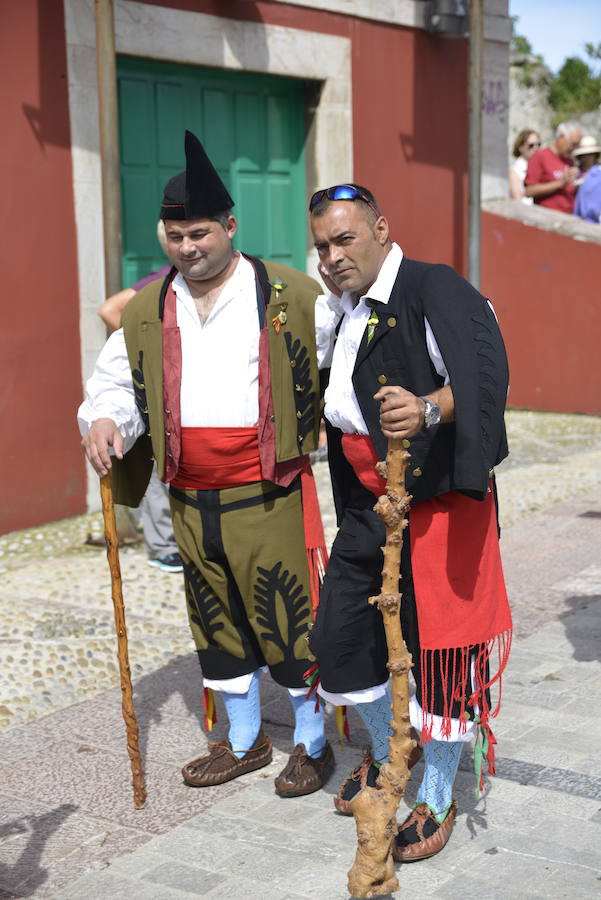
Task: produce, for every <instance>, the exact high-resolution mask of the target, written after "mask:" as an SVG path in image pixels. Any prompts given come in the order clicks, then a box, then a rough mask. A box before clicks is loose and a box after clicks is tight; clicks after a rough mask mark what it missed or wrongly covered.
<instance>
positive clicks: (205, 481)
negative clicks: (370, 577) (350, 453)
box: [78, 132, 334, 797]
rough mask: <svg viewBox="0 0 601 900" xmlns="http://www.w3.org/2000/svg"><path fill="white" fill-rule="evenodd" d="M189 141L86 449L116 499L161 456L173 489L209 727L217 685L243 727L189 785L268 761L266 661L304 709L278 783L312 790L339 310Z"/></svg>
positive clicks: (99, 388)
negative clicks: (262, 244) (251, 244)
mask: <svg viewBox="0 0 601 900" xmlns="http://www.w3.org/2000/svg"><path fill="white" fill-rule="evenodd" d="M185 147H186V171H185V172H182V173H180V174H179V175H176V176H175V177H174V178H172V179H171V180H170V181H169V183H168V184H167V186H166V188H165V192H164V197H163V203H162V207H161V218H162V219H163V220H164V222H165V231H166V236H167V254H168V256H169V259H170V261H171V263H172V269H171V271H170V273H169V275H168V276H167V277H166V278H165V279H164V281H160V282H153V283H152V284H150V285H148V286H147V287H145V288H144V289H143V290H141V291H140V292H139V293H138V294H136V296H135V297H134V298H133V299H132V300H131V301H130V303H129V304H128V306H127V307H126V309H125V310H124V313H123V320H122V328H121V329H119V330H118V331H117V332H115V333H114V334H113V335H111V337H110V338H109V340H108V342H107V344H106V346H105V348H104V349H103V351H102V352H101V354H100V357H99V359H98V362H97V365H96V368H95V371H94V373H93V375H92V377H91V378H90V380H89V381H88V384H87V395H86V400H85V402H84V403H83V404H82V406H81V407H80V410H79V417H78V418H79V423H80V429H81V431H82V434H83V435H84V438H83V441H82V443H83V446H84V448H85V453H86V456H87V458H88V459H89V461H90V462H91V464H92V466H93V467H94V469H95V470H96V472H97V473H98V474H99V475H103V474H105V473H106V472H107V471H108V470H109V469H112V473H113V490H114V495H115V499H116V500H117V502H121V503H126V504H129V505H137V504H138V503H139V500H140V498H141V497H142V495H143V493H144V490H145V487H146V484H147V481H148V477H149V475H150V471H151V469H152V460H153V458H154V459H155V460H156V464H157V468H158V471H159V473H160V474H161V477H162V479H163V481H165V482H168V483H169V484H170V499H171V509H172V514H173V524H174V532H175V537H176V540H177V544H178V547H179V551H180V554H181V557H182V559H183V561H184V576H185V589H186V598H187V606H188V616H189V621H190V626H191V629H192V634H193V637H194V640H195V643H196V647H197V651H198V656H199V660H200V664H201V668H202V673H203V677H204V687H205V722H206V724H207V727H208V728H209V729H210V728H211V727H212V722H213V721H214V704H213V695H212V691H218V692H219V693H220V694H221V697H222V699H223V702H224V705H225V708H226V711H227V714H228V718H229V724H230V728H229V740H226V741H223V742H220V743H217V744H210V745H209V752H208V753H206V754H204V755H202V756H200V757H198V758H196V759H194V760H192V761H191V762H189V763H188V764H187V765H185V766H184V768H183V770H182V774H183V778H184V781H185V782H186V783H187V784H189V785H191V786H195V787H202V786H209V785H216V784H221V783H223V782H226V781H229V780H230V779H232V778H236V777H237V776H239V775H242V774H244V773H246V772H250V771H253V770H254V769H258V768H260V767H262V766H265V765H267V764H268V763H269V762H270V761H271V758H272V745H271V740H270V739H269V737H268V736H267V735H266V734H265V732H264V731H263V729H262V724H261V707H260V677H261V673H262V671H263V670H264V669H265V668H266V667H267V668H268V669H269V671H270V673H271V675H272V677H273V678H274V680H275V681H276V682H278V683H279V684H281V685H282V686H284V687H286V688H287V689H288V692H289V696H290V700H291V703H292V706H293V709H294V714H295V732H294V738H295V740H294V743H295V747H294V750H293V752H292V755H291V757H290V759H289V761H288V764H287V765H286V767H285V768H284V770H283V771H282V772H281V773H280V775H279V776H278V777H277V778H276V780H275V785H276V791H277V793H278V794H280V795H281V796H285V797H286V796H298V795H301V794H307V793H311V792H312V791H315V790H317V789H319V788H320V787H321V786H322V785H323V783H324V782H325V780H326V779H327V778H328V777H329V775H330V773H331V770H332V768H333V754H332V750H331V747H330V745H329V744H328V742H327V741H326V738H325V734H324V721H323V713H322V711H321V710H320V709H319V708H317V709H316V707H315V705H314V701H307V700H306V686H305V683H304V678H303V675H304V673H305V672H306V670H307V669H308V668H309V667H310V666H311V663H312V657H311V655H310V653H309V651H308V646H307V634H308V629H309V625H310V623H311V620H312V611H313V608H314V606H315V605H316V602H317V599H316V595H317V591H318V585H319V574H320V571H323V566H324V564H325V546H324V539H323V529H322V527H321V519H320V516H319V507H318V503H317V496H316V491H315V486H314V482H313V478H312V473H311V468H310V465H309V461H308V454H309V452H310V451H312V450H314V449H316V447H317V440H318V429H319V419H320V410H319V372H318V363H320V364H322V363H324V362H326V357H327V355H328V353H329V351H330V339H331V334H332V326H333V316H334V314H333V312H332V311H331V310H330V308H329V307H328V306H327V304H326V302H325V298H324V297H323V296H321V291H320V288H319V285H318V284H317V283H316V282H315V281H313V280H312V279H311V278H309V277H308V276H306V275H303V274H301V273H300V272H297V271H295V270H294V269H291V268H289V267H287V266H283V265H280V264H277V265H276V264H272V263H269V262H263V261H262V260H260V259H256V258H252V257H247V256H245V255H244V254H243V253H239V252H237V251H235V250H234V249H233V246H232V239H233V237H234V235H235V233H236V228H237V223H236V219H235V218H234V216H233V215H232V213H231V209H232V207H233V205H234V202H233V200H232V198H231V197H230V195H229V193H228V192H227V190H226V188H225V185H224V184H223V182H222V181H221V178H220V177H219V175H218V173H217V172H216V171H215V169H214V168H213V166H212V164H211V162H210V160H209V159H208V157H207V155H206V153H205V151H204V148H203V147H202V145H201V143H200V142H199V141H198V139H197V138H196V137H195V136H194V135H193V134H191V133H190V132H186V141H185Z"/></svg>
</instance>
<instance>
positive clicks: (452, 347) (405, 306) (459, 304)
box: [328, 257, 509, 518]
mask: <svg viewBox="0 0 601 900" xmlns="http://www.w3.org/2000/svg"><path fill="white" fill-rule="evenodd" d="M372 305H373V307H374V309H375V311H376V313H377V315H378V318H379V322H378V324H377V325H376V328H375V331H374V334H373V337H372V340H371V341H370V343H369V345H368V343H367V328H366V329H365V332H364V334H363V339H362V342H361V345H360V347H359V352H358V354H357V361H356V364H355V369H354V372H353V386H354V388H355V393H356V395H357V400H358V402H359V406H360V407H361V411H362V413H363V417H364V419H365V422H366V425H367V428H368V430H369V434H370V436H371V438H372V440H373V442H374V444H375V447H376V450H377V452H378V457H379V458H380V459H384V458H385V456H386V447H387V442H386V438H385V437H384V435H383V434H382V431H381V429H380V422H379V403H377V402H376V401H375V400H374V399H373V396H374V394H375V393H376V391H377V390H378V389H379V388H380V387H382V384H389V385H400V386H401V387H404V388H405V389H406V390H408V391H411V392H412V393H413V394H417V395H418V396H423V395H425V394H429V393H431V392H432V391H435V390H437V389H438V388H440V387H442V385H443V383H444V382H443V379H442V378H441V377H440V376H439V375H438V374H437V372H436V370H435V369H434V366H433V365H432V362H431V360H430V357H429V355H428V350H427V347H426V330H425V325H424V317H425V318H427V319H428V322H429V323H430V326H431V328H432V331H433V333H434V337H435V338H436V341H437V343H438V346H439V348H440V352H441V353H442V356H443V359H444V362H445V365H446V368H447V370H448V373H449V378H450V383H451V388H452V390H453V397H454V401H455V421H454V422H453V423H451V424H447V425H439V426H437V427H435V428H434V429H432V430H429V431H425V430H424V431H422V432H420V434H418V435H416V436H415V437H414V438H412V439H411V447H410V453H411V463H410V466H409V469H408V472H407V490H408V491H409V492H410V493H411V494H412V495H413V502H414V503H415V502H419V501H420V500H426V499H428V498H429V497H433V496H436V495H438V494H443V493H446V492H447V491H452V490H457V491H460V492H461V493H463V494H466V495H467V496H469V497H473V498H474V499H477V500H483V499H484V498H485V496H486V492H487V489H488V482H489V471H490V470H491V469H492V468H493V467H494V466H496V465H497V464H498V463H500V462H501V460H502V459H504V458H505V457H506V456H507V453H508V449H507V437H506V433H505V423H504V410H505V401H506V397H507V387H508V378H509V375H508V367H507V356H506V353H505V347H504V344H503V339H502V337H501V332H500V330H499V326H498V324H497V321H496V319H495V316H494V313H493V312H492V310H491V308H490V306H489V304H488V303H487V301H486V299H485V298H484V297H483V296H482V295H481V294H479V293H478V291H476V290H475V289H474V288H473V287H472V286H471V285H470V284H469V283H468V282H467V281H466V280H465V279H464V278H462V277H461V276H460V275H458V274H457V272H455V270H454V269H451V268H450V267H449V266H444V265H433V264H431V263H423V262H417V261H415V260H411V259H407V258H406V257H403V261H402V263H401V266H400V268H399V272H398V275H397V278H396V281H395V284H394V287H393V289H392V292H391V295H390V300H389V302H388V303H387V304H386V303H378V302H373V304H372ZM384 379H385V380H384ZM340 437H341V434H340V432H337V429H331V428H330V429H329V436H328V446H329V453H330V466H331V471H332V483H333V490H334V500H335V503H336V509H337V512H338V516H339V518H341V515H342V512H343V510H344V508H345V507H346V506H347V505H348V503H349V502H350V496H351V491H352V492H353V494H354V493H355V492H356V490H357V484H356V479H355V477H354V474H353V472H352V469H351V467H350V465H349V464H348V463H347V461H346V459H345V458H344V456H343V455H342V451H341V447H340ZM353 482H354V484H353Z"/></svg>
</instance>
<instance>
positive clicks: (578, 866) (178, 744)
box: [0, 413, 601, 900]
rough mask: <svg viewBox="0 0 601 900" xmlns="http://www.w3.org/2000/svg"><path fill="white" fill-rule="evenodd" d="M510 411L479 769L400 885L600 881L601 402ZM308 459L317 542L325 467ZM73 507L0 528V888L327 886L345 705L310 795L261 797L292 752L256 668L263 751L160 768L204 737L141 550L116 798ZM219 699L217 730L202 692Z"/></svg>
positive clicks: (341, 826) (482, 887) (489, 887)
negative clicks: (485, 768)
mask: <svg viewBox="0 0 601 900" xmlns="http://www.w3.org/2000/svg"><path fill="white" fill-rule="evenodd" d="M561 418H564V417H561ZM509 420H510V428H511V429H513V431H514V435H513V446H514V447H515V446H516V443H517V446H518V448H520V453H521V458H520V456H519V454H518V455H517V456H516V455H515V454H514V456H513V457H510V459H509V460H508V461H507V463H504V464H503V467H501V471H500V473H499V491H500V494H501V502H502V503H504V504H505V506H506V508H507V515H506V518H505V521H506V522H512V523H513V524H511V525H510V526H509V527H505V528H504V531H503V537H502V545H503V554H504V565H505V569H506V576H507V582H508V587H509V592H510V598H511V601H512V605H513V608H514V618H515V624H516V640H515V643H514V650H513V652H512V656H511V658H510V663H509V667H508V672H507V679H506V689H505V695H504V707H503V711H502V714H501V716H500V718H499V720H498V722H497V726H496V727H495V733H496V734H497V737H498V740H499V744H498V748H497V750H498V765H497V770H498V777H497V778H496V779H491V780H490V781H489V782H487V784H486V788H485V792H484V794H483V796H482V797H481V798H480V799H476V797H475V794H474V779H473V774H472V758H471V751H470V749H469V748H467V749H466V750H465V751H464V757H463V760H462V765H461V769H460V771H459V773H458V777H457V782H456V788H457V795H458V799H459V804H460V815H459V817H458V822H457V825H456V828H455V832H454V834H453V837H452V840H451V842H450V843H449V845H448V846H447V848H445V851H444V853H441V854H440V855H439V856H437V857H435V858H433V859H432V860H428V861H426V862H424V863H420V864H417V865H414V866H405V867H402V869H401V870H400V873H399V875H400V880H401V891H402V893H401V894H400V895H399V896H402V895H403V894H404V896H406V897H420V898H422V897H424V896H431V897H443V896H444V897H446V898H450V900H453V898H461V900H465V898H469V897H476V896H477V897H478V900H482V898H484V900H489V898H494V897H503V900H506V898H507V897H510V898H513V897H516V898H518V897H519V898H522V897H524V898H542V897H545V898H547V900H549V898H550V900H554V898H560V897H562V898H564V897H565V898H567V897H571V896H574V895H579V896H582V897H589V896H590V897H593V896H598V895H599V894H600V893H601V881H600V879H601V852H600V849H599V835H601V831H600V826H601V777H600V776H601V773H600V772H599V767H598V759H599V753H598V750H597V747H598V746H599V743H600V741H601V726H600V723H599V717H598V709H599V708H600V705H601V678H600V677H599V676H600V675H601V650H600V647H601V643H600V642H599V637H601V633H600V627H599V626H600V621H601V591H600V588H599V583H600V580H601V579H600V574H601V566H600V565H599V562H598V560H599V559H600V558H601V554H600V552H599V551H600V550H601V465H600V463H601V420H594V419H591V418H590V417H578V416H573V417H566V422H565V423H564V424H565V432H564V433H561V428H559V429H558V428H556V427H555V424H556V421H557V417H555V420H554V417H551V416H549V417H544V416H543V417H540V416H539V414H530V413H510V414H509ZM554 422H555V424H554ZM516 434H517V438H516ZM593 458H594V465H593V464H592V460H593ZM568 459H569V466H568V467H566V462H567V461H568ZM573 464H574V466H575V468H574V469H573ZM539 467H540V468H539ZM587 467H588V469H587ZM585 470H586V474H585V475H583V477H582V478H581V477H580V474H581V473H582V472H584V471H585ZM589 470H590V471H589ZM574 472H575V473H576V476H574ZM317 476H318V482H319V484H320V496H321V497H322V502H324V503H325V504H326V526H327V529H328V534H329V536H330V538H331V536H332V534H333V530H334V523H333V514H332V511H331V508H330V507H327V504H328V502H329V501H328V499H327V484H325V486H324V483H325V481H326V480H327V477H326V473H325V467H323V466H322V468H321V469H319V468H318V472H317ZM324 497H325V500H324V499H323V498H324ZM549 500H551V502H552V503H553V505H550V504H549ZM556 500H557V502H555V501H556ZM92 520H93V517H87V518H86V517H80V519H79V520H78V521H77V522H74V523H69V524H67V525H65V524H64V523H61V524H60V527H59V528H56V527H54V528H53V527H52V526H47V527H45V528H44V529H40V530H39V532H40V533H41V537H40V538H37V537H36V536H35V533H34V530H30V532H28V533H22V534H21V535H20V536H17V537H13V536H6V538H4V539H2V538H0V553H2V552H4V553H5V555H4V556H1V557H0V564H2V565H3V566H4V568H5V569H6V571H5V572H4V575H3V581H2V585H1V586H0V648H1V652H2V659H3V666H2V669H0V691H1V692H2V693H1V694H0V696H1V697H2V699H1V700H0V731H1V730H2V729H4V730H5V733H4V734H0V900H9V898H10V900H13V898H16V897H32V898H39V900H50V898H56V900H59V898H60V900H66V898H70V900H89V898H91V900H96V898H103V897H107V898H111V900H114V898H119V897H135V898H137V897H141V898H149V900H150V898H153V900H169V898H172V897H173V898H176V897H179V898H183V897H188V898H189V897H191V896H203V897H204V896H206V897H215V898H216V897H219V898H220V900H227V898H232V900H259V898H260V900H307V898H308V897H311V898H315V897H319V898H320V900H321V898H323V900H337V898H340V900H348V892H347V891H346V887H345V885H346V873H347V871H348V868H349V866H350V864H351V862H352V858H353V855H354V824H353V822H352V820H349V819H346V818H345V817H341V816H339V815H337V814H336V813H335V812H334V810H333V806H332V794H333V793H335V791H336V789H337V787H338V784H339V782H340V780H341V779H342V778H343V777H344V776H345V775H346V774H347V773H348V771H349V770H350V768H351V767H352V766H353V765H354V764H355V763H356V761H357V759H358V758H359V757H360V753H361V747H362V744H363V743H365V742H366V740H367V735H366V733H365V731H364V729H363V727H362V725H361V722H360V720H359V719H358V717H357V716H356V714H355V713H354V712H353V711H351V713H350V720H351V730H352V741H351V745H350V746H348V747H344V748H341V747H339V746H338V744H337V737H336V729H335V721H334V717H333V715H332V714H331V712H330V713H329V714H328V725H327V727H328V734H329V737H330V740H331V741H332V742H333V743H334V744H335V745H336V746H335V753H336V756H337V761H338V765H337V770H336V773H335V775H334V776H333V778H332V780H331V781H330V783H329V784H328V785H327V786H326V788H325V789H324V790H323V791H320V792H319V793H318V794H315V795H312V796H311V797H306V798H297V799H295V800H281V799H280V798H277V797H276V796H275V795H274V792H273V777H274V775H276V774H277V772H278V771H279V769H280V768H281V767H282V766H283V764H284V762H285V760H286V757H287V754H288V753H289V752H290V749H291V744H292V715H291V709H290V704H289V703H288V701H287V700H286V698H285V696H284V695H283V693H282V692H281V691H280V690H279V689H278V688H277V687H276V686H275V685H273V683H272V682H271V681H270V680H269V679H268V678H267V679H264V680H263V685H262V699H263V712H264V719H265V722H266V727H267V730H268V732H269V733H270V734H271V735H272V737H273V740H274V745H275V752H274V761H273V763H272V764H271V765H270V766H269V767H266V768H265V769H263V770H260V771H259V772H255V773H251V774H249V775H247V776H245V777H244V778H242V779H239V780H237V781H235V782H232V783H231V784H230V785H226V786H222V787H220V788H214V789H210V790H200V791H199V790H190V789H187V788H185V787H184V786H183V785H182V783H181V779H180V776H179V768H180V766H181V764H182V763H183V762H184V761H185V760H186V759H189V758H191V757H193V756H195V755H198V754H199V753H201V752H202V751H203V749H204V747H206V736H205V735H204V734H203V733H202V730H201V724H202V697H201V682H200V679H199V669H198V663H197V660H196V656H195V654H194V653H193V652H190V651H191V644H190V640H189V637H188V632H187V625H186V623H185V622H183V623H182V619H181V615H182V606H181V604H182V591H181V582H180V580H179V579H178V578H177V577H176V576H172V575H165V574H163V573H159V572H157V571H156V570H153V569H151V568H150V567H149V566H147V565H146V562H145V559H144V555H143V551H142V550H141V549H140V548H137V549H129V548H128V549H126V550H125V551H124V553H123V560H124V570H125V568H126V569H127V574H126V576H125V577H126V587H127V595H126V604H127V609H128V625H129V622H130V621H131V622H132V624H131V626H130V634H131V635H132V669H133V671H134V676H135V695H136V709H137V713H138V718H139V722H140V743H141V746H142V750H143V753H144V757H145V762H146V769H147V773H148V787H149V802H148V805H147V808H146V809H145V810H142V811H136V810H134V809H133V806H132V802H131V785H130V770H129V761H128V758H127V755H126V752H125V746H124V744H125V741H124V734H123V726H122V723H121V718H120V717H121V712H120V691H119V688H118V687H113V685H115V684H116V681H115V673H116V667H114V642H113V640H112V637H111V636H110V635H109V633H108V631H109V623H110V619H111V609H110V596H109V595H108V593H107V590H108V577H107V572H106V569H105V567H106V560H105V558H104V554H103V553H102V552H101V551H98V550H94V549H91V548H89V547H85V548H81V546H79V547H78V548H76V547H75V545H74V541H75V538H77V540H80V538H81V534H82V529H83V527H84V525H85V527H86V528H89V525H90V522H91V521H92ZM59 531H60V532H62V536H61V535H60V534H59V533H58V532H59ZM25 534H29V536H28V537H27V538H25V537H23V535H25ZM24 540H28V541H29V543H28V544H24V543H23V541H24ZM12 545H14V549H12V550H7V547H8V546H12ZM2 560H4V563H2ZM50 595H52V596H50ZM61 656H64V657H65V658H64V659H61ZM7 657H12V660H11V659H9V660H7ZM84 661H87V663H88V664H87V666H86V665H85V662H84ZM94 661H96V662H99V664H95V662H94ZM109 662H111V663H112V664H113V669H111V668H110V666H109ZM59 666H62V669H59ZM36 673H39V674H36ZM61 679H62V681H61ZM44 691H45V692H46V693H44ZM7 701H8V703H7ZM2 703H4V704H6V705H5V707H4V710H3V709H2V707H1V704H2ZM218 713H219V714H220V719H219V721H218V723H217V726H216V729H215V732H214V736H215V737H217V738H219V737H220V736H222V734H223V733H224V727H225V720H224V716H223V714H222V713H223V711H222V708H221V705H220V702H218ZM11 726H12V727H11ZM493 727H494V726H493ZM421 771H422V766H421V764H419V765H418V766H417V767H416V769H415V770H414V772H413V774H412V777H411V780H410V782H409V785H408V788H407V801H408V802H409V801H410V799H411V797H412V796H415V792H416V791H417V787H418V784H419V778H420V777H421ZM566 835H568V836H567V837H566ZM395 896H396V895H395Z"/></svg>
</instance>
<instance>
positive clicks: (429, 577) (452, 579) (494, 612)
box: [342, 434, 512, 775]
mask: <svg viewBox="0 0 601 900" xmlns="http://www.w3.org/2000/svg"><path fill="white" fill-rule="evenodd" d="M342 447H343V451H344V454H345V456H346V458H347V459H348V461H349V462H350V463H351V465H352V466H353V469H354V470H355V472H356V474H357V477H358V478H359V480H360V481H361V483H362V484H363V485H364V486H365V487H367V488H368V489H369V490H371V491H372V492H373V493H374V494H375V495H376V496H379V495H380V494H382V493H384V491H385V482H384V481H383V480H382V479H381V478H380V477H379V475H378V474H377V473H376V472H375V470H374V466H375V464H376V462H377V456H376V452H375V449H374V445H373V443H372V441H371V439H370V438H369V437H367V436H363V435H346V434H345V435H344V436H343V438H342ZM409 529H410V537H411V568H412V573H413V583H414V588H415V602H416V606H417V617H418V623H419V638H420V645H421V659H420V667H421V676H422V685H423V709H422V712H423V722H422V735H421V739H422V743H423V742H424V741H428V740H430V739H431V737H432V724H433V705H434V678H435V677H436V676H438V677H439V678H440V680H441V683H442V686H443V690H444V695H445V697H446V698H448V699H447V705H446V708H445V710H444V712H443V716H442V719H443V722H442V732H443V735H444V736H448V735H449V734H450V733H451V704H452V703H453V701H459V702H460V714H459V720H460V728H462V729H463V730H464V731H465V728H466V724H467V721H469V720H470V719H471V718H474V719H475V721H477V722H478V724H479V725H480V727H481V728H482V729H483V731H484V739H483V741H481V742H480V746H481V747H482V746H483V747H484V751H483V752H484V753H485V755H486V757H487V760H488V769H489V772H490V773H491V774H492V775H494V774H495V769H494V744H495V743H496V741H495V738H494V735H493V733H492V731H491V728H490V723H489V719H490V718H491V717H494V716H496V715H497V713H498V712H499V708H500V704H501V676H502V673H503V670H504V669H505V666H506V665H507V659H508V657H509V649H510V646H511V633H512V630H511V629H512V625H511V613H510V610H509V603H508V601H507V593H506V590H505V582H504V578H503V569H502V566H501V556H500V552H499V541H498V535H497V523H496V513H495V504H494V499H493V494H492V491H489V493H488V495H487V497H486V500H484V501H483V502H480V501H478V500H471V499H470V498H469V497H465V496H464V495H463V494H459V493H458V492H456V491H451V492H449V493H447V494H442V495H441V496H439V497H433V498H432V499H430V500H425V501H423V502H421V503H416V504H415V505H414V506H412V507H411V511H410V514H409ZM470 666H471V667H473V682H474V683H475V684H476V685H477V688H476V690H475V691H474V692H473V693H472V695H471V696H470V697H469V698H467V701H466V696H465V695H466V691H467V684H468V678H469V674H470ZM497 681H498V682H499V700H498V702H497V704H496V706H495V708H494V709H492V710H491V709H490V706H489V703H488V699H487V694H486V692H487V690H488V688H490V687H491V685H493V684H494V683H495V682H497ZM467 707H469V709H468V708H467Z"/></svg>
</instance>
